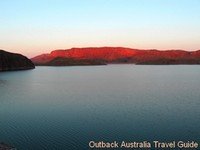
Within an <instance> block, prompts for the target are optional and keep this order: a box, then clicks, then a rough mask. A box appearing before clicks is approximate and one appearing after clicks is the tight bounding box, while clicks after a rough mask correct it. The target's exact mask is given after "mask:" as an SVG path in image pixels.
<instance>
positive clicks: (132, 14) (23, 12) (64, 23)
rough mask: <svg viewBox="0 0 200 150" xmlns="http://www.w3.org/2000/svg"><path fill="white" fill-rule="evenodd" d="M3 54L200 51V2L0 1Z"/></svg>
mask: <svg viewBox="0 0 200 150" xmlns="http://www.w3.org/2000/svg"><path fill="white" fill-rule="evenodd" d="M0 8H1V13H0V35H1V36H0V49H4V50H7V51H10V52H16V53H21V54H24V55H26V56H27V57H29V58H31V57H33V56H36V55H38V54H41V53H49V52H50V51H51V50H55V49H68V48H72V47H101V46H116V47H118V46H120V47H130V48H139V49H161V50H166V49H185V50H188V51H192V50H198V49H200V0H0Z"/></svg>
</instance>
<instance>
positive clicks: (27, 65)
mask: <svg viewBox="0 0 200 150" xmlns="http://www.w3.org/2000/svg"><path fill="white" fill-rule="evenodd" d="M34 68H35V65H34V64H33V62H32V61H31V60H30V59H28V58H27V57H25V56H23V55H21V54H15V53H10V52H6V51H4V50H0V71H13V70H27V69H34Z"/></svg>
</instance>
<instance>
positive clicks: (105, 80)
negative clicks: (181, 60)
mask: <svg viewBox="0 0 200 150" xmlns="http://www.w3.org/2000/svg"><path fill="white" fill-rule="evenodd" d="M199 129H200V66H198V65H168V66H153V65H149V66H148V65H147V66H146V65H108V66H75V67H36V69H34V70H28V71H15V72H2V73H0V141H2V142H5V143H9V144H11V145H13V146H15V147H16V148H18V150H68V149H69V150H76V149H80V150H84V149H89V146H88V143H89V141H92V140H93V141H114V140H117V141H122V140H124V141H144V140H147V141H152V140H163V141H172V140H177V141H178V140H185V141H188V140H196V141H197V140H199V138H200V130H199Z"/></svg>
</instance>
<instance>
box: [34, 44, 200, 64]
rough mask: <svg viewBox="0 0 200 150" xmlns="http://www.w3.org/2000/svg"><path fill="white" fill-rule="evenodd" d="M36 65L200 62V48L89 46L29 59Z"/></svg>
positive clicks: (56, 51) (55, 51)
mask: <svg viewBox="0 0 200 150" xmlns="http://www.w3.org/2000/svg"><path fill="white" fill-rule="evenodd" d="M31 60H32V61H33V62H34V64H36V65H52V66H62V65H64V66H65V65H79V64H80V65H81V64H83V65H90V64H93V65H97V64H109V63H133V64H152V65H162V64H200V50H198V51H184V50H165V51H162V50H154V49H152V50H140V49H131V48H123V47H91V48H90V47H89V48H72V49H66V50H54V51H52V52H51V53H50V54H42V55H39V56H36V57H34V58H32V59H31Z"/></svg>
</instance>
